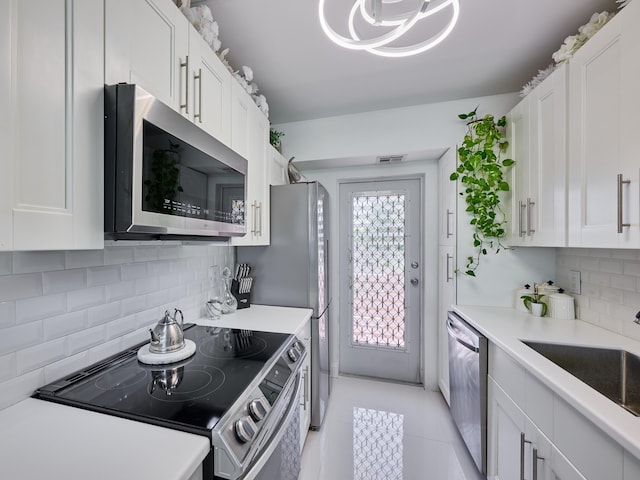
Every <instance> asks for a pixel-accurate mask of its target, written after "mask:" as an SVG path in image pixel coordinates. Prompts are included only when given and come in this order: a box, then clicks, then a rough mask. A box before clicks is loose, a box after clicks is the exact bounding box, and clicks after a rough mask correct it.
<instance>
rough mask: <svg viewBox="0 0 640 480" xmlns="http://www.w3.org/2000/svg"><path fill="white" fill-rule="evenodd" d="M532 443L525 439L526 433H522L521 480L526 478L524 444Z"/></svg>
mask: <svg viewBox="0 0 640 480" xmlns="http://www.w3.org/2000/svg"><path fill="white" fill-rule="evenodd" d="M525 443H531V442H530V441H529V440H526V439H525V438H524V433H522V432H521V433H520V480H525V478H524V444H525Z"/></svg>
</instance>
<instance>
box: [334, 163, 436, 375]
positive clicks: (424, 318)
mask: <svg viewBox="0 0 640 480" xmlns="http://www.w3.org/2000/svg"><path fill="white" fill-rule="evenodd" d="M436 166H437V163H436ZM399 180H418V182H419V187H418V188H419V193H418V203H419V208H420V214H419V216H420V225H419V227H418V230H419V232H420V239H421V242H420V247H419V249H418V252H419V253H418V255H419V262H420V264H421V265H422V268H421V269H420V275H419V281H420V286H421V288H422V290H421V294H420V300H419V305H418V310H419V312H420V334H419V337H418V347H419V348H420V355H419V357H420V364H419V367H418V370H419V383H420V384H422V385H424V386H426V381H425V380H426V378H425V365H426V360H427V354H426V346H427V342H426V341H425V339H426V335H427V333H432V332H431V329H430V328H429V322H430V320H429V318H428V317H429V315H428V312H427V308H426V306H427V302H428V298H429V295H428V292H427V291H426V290H425V288H426V287H427V286H429V284H430V282H427V281H425V279H426V278H427V275H426V272H427V269H428V268H434V265H436V266H437V255H436V263H435V264H432V262H431V261H430V260H431V259H430V258H429V255H428V254H427V238H428V237H427V235H426V233H427V232H426V224H427V223H428V222H427V219H428V217H429V216H430V215H429V212H428V208H427V206H426V204H425V203H426V192H425V185H426V179H425V176H424V174H422V173H415V174H411V173H409V174H405V175H389V176H372V177H356V178H352V177H347V178H338V180H337V183H336V193H337V197H338V198H337V202H336V203H337V205H342V202H343V201H344V198H343V196H342V195H341V193H340V191H341V187H342V185H343V184H354V183H373V182H391V181H399ZM435 198H436V204H437V202H438V198H439V197H438V193H437V192H436V196H435ZM437 209H438V206H437V205H436V208H434V210H433V211H434V213H435V217H434V218H436V219H437V218H438V217H437ZM340 213H341V212H340V210H339V208H338V209H337V210H336V211H335V217H336V218H335V223H334V226H335V229H336V231H337V240H338V242H337V243H338V244H337V246H336V247H337V248H335V250H336V251H338V252H341V251H342V248H343V245H342V243H343V242H344V241H345V236H344V235H345V232H343V231H342V222H341V221H340ZM431 223H432V224H433V225H434V229H435V242H436V243H435V245H436V247H437V239H438V232H437V230H438V224H437V221H435V223H434V222H431ZM337 257H338V259H339V258H340V255H339V254H338V255H337ZM336 273H337V275H336V278H337V282H336V283H337V284H338V286H339V290H340V285H342V281H343V280H342V278H341V273H342V272H341V268H340V262H339V261H338V267H337V272H336ZM436 277H437V273H436ZM435 285H437V282H436V283H435ZM335 300H337V302H335V303H337V313H338V315H337V320H338V325H336V327H337V328H336V330H338V345H336V350H337V353H338V365H337V366H338V374H339V375H343V373H342V372H341V369H340V365H341V363H340V360H341V359H340V342H342V341H343V340H344V339H343V338H342V335H341V329H340V324H341V322H342V321H343V320H342V317H343V315H345V314H348V312H344V311H343V309H344V307H343V302H342V299H340V298H337V299H335ZM434 301H435V302H436V304H437V295H436V296H435V300H434ZM436 306H437V305H436ZM436 311H437V308H436ZM432 343H433V342H432ZM436 348H437V343H436ZM436 358H437V355H436ZM344 375H349V374H344ZM389 381H392V380H389ZM400 383H402V382H400ZM436 388H437V387H436Z"/></svg>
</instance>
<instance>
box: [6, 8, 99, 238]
mask: <svg viewBox="0 0 640 480" xmlns="http://www.w3.org/2000/svg"><path fill="white" fill-rule="evenodd" d="M0 8H1V9H3V11H2V13H3V14H6V15H7V17H4V18H3V20H2V21H3V22H4V23H6V24H7V26H9V27H10V28H9V30H5V29H3V30H2V31H3V32H10V36H9V35H8V34H7V37H5V40H7V43H5V42H2V47H0V48H2V51H0V59H2V60H3V61H4V62H5V65H4V68H3V73H2V74H1V75H2V76H1V77H0V90H1V91H0V106H2V107H3V108H2V114H0V115H1V117H2V118H1V119H0V122H1V123H2V124H7V125H9V126H10V128H9V129H8V130H7V131H5V130H4V129H2V131H3V133H2V134H1V135H2V137H1V138H0V139H1V140H3V141H4V142H3V151H4V155H2V157H0V170H1V171H2V177H3V179H2V180H0V187H5V186H6V185H4V183H5V182H6V183H7V184H8V185H9V188H7V189H6V190H5V188H2V189H1V190H2V193H1V194H0V232H2V233H0V250H70V249H100V248H103V245H104V240H103V239H104V225H103V208H104V207H103V204H104V199H103V158H104V146H103V130H104V128H103V124H104V115H103V85H104V57H103V52H104V32H103V9H104V2H103V1H102V0H82V1H79V0H33V1H29V2H24V1H18V0H11V1H6V2H2V7H0ZM9 75H10V76H9ZM5 135H8V136H7V137H5Z"/></svg>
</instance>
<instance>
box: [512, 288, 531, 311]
mask: <svg viewBox="0 0 640 480" xmlns="http://www.w3.org/2000/svg"><path fill="white" fill-rule="evenodd" d="M533 293H534V292H533V288H531V285H529V284H526V285H525V286H524V288H519V289H518V290H516V298H515V301H516V310H518V311H519V312H528V311H529V310H528V309H527V307H525V306H524V301H523V300H522V298H521V297H522V296H523V295H529V296H531V295H533Z"/></svg>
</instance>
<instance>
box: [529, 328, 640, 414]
mask: <svg viewBox="0 0 640 480" xmlns="http://www.w3.org/2000/svg"><path fill="white" fill-rule="evenodd" d="M522 343H524V344H525V345H527V346H528V347H530V348H532V349H533V350H535V351H536V352H538V353H539V354H540V355H542V356H543V357H545V358H547V359H549V360H551V361H552V362H553V363H555V364H556V365H558V366H559V367H561V368H562V369H564V370H565V371H567V372H569V373H570V374H571V375H573V376H574V377H576V378H577V379H578V380H581V381H583V382H584V383H586V384H587V385H589V386H590V387H591V388H593V389H595V390H597V391H598V392H600V393H601V394H602V395H604V396H605V397H607V398H608V399H609V400H611V401H612V402H615V403H617V404H618V405H620V406H621V407H622V408H624V409H625V410H627V411H628V412H630V413H632V414H634V415H635V416H640V357H639V356H637V355H634V354H633V353H629V352H627V351H626V350H617V349H609V348H600V347H581V346H576V345H564V344H558V343H542V342H530V341H524V340H523V341H522Z"/></svg>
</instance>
